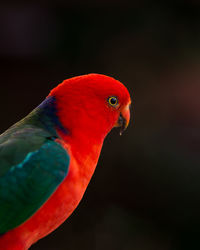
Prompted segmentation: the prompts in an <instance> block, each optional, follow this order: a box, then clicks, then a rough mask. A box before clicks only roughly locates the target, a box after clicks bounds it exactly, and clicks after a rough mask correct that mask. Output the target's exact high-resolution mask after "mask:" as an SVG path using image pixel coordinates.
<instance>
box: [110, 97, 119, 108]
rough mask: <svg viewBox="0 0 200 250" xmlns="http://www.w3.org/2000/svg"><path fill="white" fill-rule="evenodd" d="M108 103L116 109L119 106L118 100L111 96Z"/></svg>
mask: <svg viewBox="0 0 200 250" xmlns="http://www.w3.org/2000/svg"><path fill="white" fill-rule="evenodd" d="M108 103H109V104H110V105H111V106H112V107H116V106H117V104H118V99H117V97H115V96H111V97H109V98H108Z"/></svg>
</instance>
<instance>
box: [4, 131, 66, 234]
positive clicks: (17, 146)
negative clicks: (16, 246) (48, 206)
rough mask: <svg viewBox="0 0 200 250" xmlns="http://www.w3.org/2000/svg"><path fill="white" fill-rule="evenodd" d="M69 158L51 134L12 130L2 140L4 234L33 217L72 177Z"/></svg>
mask: <svg viewBox="0 0 200 250" xmlns="http://www.w3.org/2000/svg"><path fill="white" fill-rule="evenodd" d="M68 166H69V155H68V153H67V152H66V150H65V149H64V148H63V147H62V146H61V145H60V144H59V143H57V142H55V141H54V138H52V137H49V134H48V132H46V131H45V130H42V129H40V128H36V127H31V126H27V127H23V128H21V129H19V130H18V129H15V128H13V129H12V128H11V129H10V130H8V132H7V133H4V134H3V135H1V136H0V233H5V232H7V231H8V230H10V229H12V228H15V227H17V226H18V225H20V224H22V223H23V222H25V221H26V220H27V219H28V218H29V217H30V216H32V215H33V214H34V213H35V212H36V211H37V210H38V209H39V208H40V207H41V206H42V204H44V203H45V201H46V200H47V199H48V198H49V197H50V196H51V194H52V193H53V192H54V191H55V190H56V188H57V187H58V186H59V184H60V183H61V182H62V181H63V180H64V178H65V177H66V175H67V173H68Z"/></svg>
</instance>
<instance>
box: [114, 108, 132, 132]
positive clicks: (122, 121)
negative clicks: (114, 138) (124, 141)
mask: <svg viewBox="0 0 200 250" xmlns="http://www.w3.org/2000/svg"><path fill="white" fill-rule="evenodd" d="M129 121H130V108H129V105H127V106H126V107H125V108H124V109H122V110H121V112H120V116H119V118H118V121H117V124H116V127H120V128H121V129H120V135H122V133H123V132H124V131H125V130H126V128H127V127H128V124H129Z"/></svg>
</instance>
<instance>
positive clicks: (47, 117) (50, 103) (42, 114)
mask: <svg viewBox="0 0 200 250" xmlns="http://www.w3.org/2000/svg"><path fill="white" fill-rule="evenodd" d="M36 110H37V113H38V115H39V120H40V122H41V123H42V124H43V125H44V127H45V128H46V129H47V130H48V131H50V132H53V130H54V131H55V128H56V129H59V130H60V131H61V132H63V133H64V134H68V133H69V132H68V130H67V129H66V128H65V127H64V126H63V125H62V123H61V122H60V120H59V118H58V116H57V107H56V98H55V97H54V96H49V97H47V98H46V99H45V100H44V101H43V102H42V103H41V104H40V105H39V106H38V107H37V108H36Z"/></svg>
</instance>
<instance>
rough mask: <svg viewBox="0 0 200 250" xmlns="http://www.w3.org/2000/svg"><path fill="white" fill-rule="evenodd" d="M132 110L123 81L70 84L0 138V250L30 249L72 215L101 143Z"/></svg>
mask: <svg viewBox="0 0 200 250" xmlns="http://www.w3.org/2000/svg"><path fill="white" fill-rule="evenodd" d="M130 104H131V97H130V93H129V91H128V89H127V88H126V87H125V85H123V84H122V83H121V82H120V81H118V80H116V79H114V78H112V77H110V76H107V75H103V74H97V73H90V74H86V75H81V76H75V77H72V78H69V79H66V80H64V81H63V82H62V83H60V84H58V85H57V86H56V87H55V88H53V89H52V90H51V91H50V93H49V94H48V96H47V97H46V98H45V99H44V101H42V102H41V104H40V105H39V106H37V107H36V108H35V109H33V111H31V112H30V113H29V114H28V115H27V116H25V118H23V119H22V120H20V121H19V122H17V123H15V124H14V125H12V126H11V127H10V128H8V129H7V130H6V131H5V132H4V133H2V134H1V135H0V249H2V250H26V249H29V248H30V247H31V245H33V244H35V243H36V242H37V241H38V240H40V239H41V238H43V237H45V236H47V235H48V234H50V233H51V232H52V231H54V230H55V229H56V228H58V227H59V226H60V225H61V224H62V223H63V222H64V221H65V220H66V219H67V218H68V217H69V216H70V215H71V214H72V212H73V211H74V210H75V208H76V207H77V206H78V204H79V202H80V201H81V199H82V197H83V195H84V192H85V190H86V188H87V186H88V184H89V182H90V179H91V177H92V176H93V173H94V170H95V168H96V165H97V162H98V158H99V156H100V152H101V149H102V146H103V142H104V139H105V137H106V136H107V134H108V133H109V132H110V131H111V129H112V128H113V127H119V128H120V134H122V132H123V131H124V130H125V129H126V128H127V126H128V124H129V121H130Z"/></svg>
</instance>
